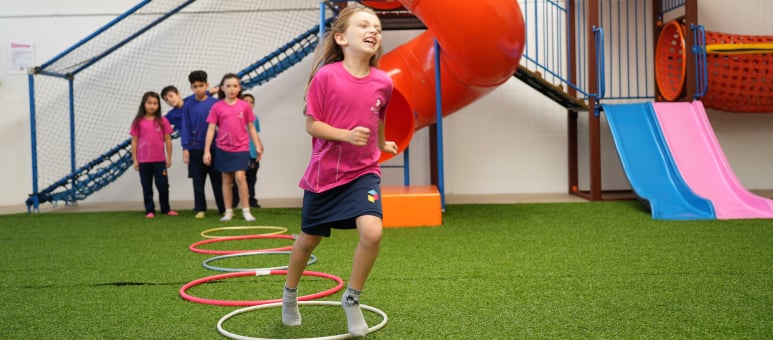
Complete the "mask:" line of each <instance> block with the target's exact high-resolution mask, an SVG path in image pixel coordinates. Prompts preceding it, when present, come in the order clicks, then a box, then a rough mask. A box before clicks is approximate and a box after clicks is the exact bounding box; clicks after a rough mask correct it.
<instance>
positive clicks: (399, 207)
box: [381, 185, 443, 227]
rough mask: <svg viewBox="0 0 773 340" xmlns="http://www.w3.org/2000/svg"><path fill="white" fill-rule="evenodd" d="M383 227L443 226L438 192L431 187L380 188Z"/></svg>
mask: <svg viewBox="0 0 773 340" xmlns="http://www.w3.org/2000/svg"><path fill="white" fill-rule="evenodd" d="M381 204H382V209H383V211H384V227H436V226H440V225H441V224H443V214H442V211H441V210H442V206H441V204H440V192H439V191H438V189H437V188H436V187H435V186H432V185H411V186H384V187H381Z"/></svg>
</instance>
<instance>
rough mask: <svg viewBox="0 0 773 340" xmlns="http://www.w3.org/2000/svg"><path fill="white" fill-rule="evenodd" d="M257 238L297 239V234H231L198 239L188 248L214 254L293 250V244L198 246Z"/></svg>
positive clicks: (197, 251)
mask: <svg viewBox="0 0 773 340" xmlns="http://www.w3.org/2000/svg"><path fill="white" fill-rule="evenodd" d="M256 238H284V239H291V240H292V239H295V236H293V235H244V236H229V237H219V238H211V239H208V240H203V241H198V242H195V243H193V244H191V246H190V247H188V249H190V250H191V251H192V252H194V253H200V254H214V255H228V254H237V253H247V252H252V251H282V250H291V249H293V246H287V247H279V248H270V249H260V250H255V249H252V250H206V249H198V248H197V247H198V246H200V245H204V244H209V243H216V242H225V241H238V240H249V239H256Z"/></svg>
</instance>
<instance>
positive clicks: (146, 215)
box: [145, 212, 156, 218]
mask: <svg viewBox="0 0 773 340" xmlns="http://www.w3.org/2000/svg"><path fill="white" fill-rule="evenodd" d="M153 217H156V214H154V213H152V212H149V213H147V214H145V218H153Z"/></svg>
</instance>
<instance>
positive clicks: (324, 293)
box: [180, 270, 344, 306]
mask: <svg viewBox="0 0 773 340" xmlns="http://www.w3.org/2000/svg"><path fill="white" fill-rule="evenodd" d="M286 274H287V270H268V271H260V270H258V271H248V272H236V273H226V274H219V275H213V276H207V277H204V278H200V279H196V280H193V281H191V282H188V283H187V284H185V285H184V286H182V288H180V296H181V297H182V298H183V299H186V300H188V301H191V302H197V303H201V304H207V305H216V306H257V305H263V304H267V303H276V302H282V299H273V300H253V301H247V300H215V299H205V298H200V297H196V296H193V295H190V294H188V293H187V292H186V291H187V290H188V289H190V288H191V287H194V286H198V285H200V284H202V283H206V282H210V281H215V280H220V279H227V278H230V277H240V276H252V275H255V276H263V275H286ZM303 275H305V276H317V277H322V278H325V279H330V280H333V281H335V282H337V283H338V284H337V285H336V286H335V287H333V288H330V289H328V290H325V291H321V292H319V293H314V294H309V295H304V296H299V297H298V301H307V300H313V299H319V298H322V297H325V296H328V295H332V294H335V293H336V292H338V291H339V290H341V288H343V287H344V280H343V279H341V278H340V277H338V276H335V275H333V274H328V273H321V272H312V271H303Z"/></svg>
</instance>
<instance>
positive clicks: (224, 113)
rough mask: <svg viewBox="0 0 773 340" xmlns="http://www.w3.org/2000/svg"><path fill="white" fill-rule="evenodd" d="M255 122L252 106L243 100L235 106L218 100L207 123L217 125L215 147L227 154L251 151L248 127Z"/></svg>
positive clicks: (210, 112) (237, 100)
mask: <svg viewBox="0 0 773 340" xmlns="http://www.w3.org/2000/svg"><path fill="white" fill-rule="evenodd" d="M254 121H255V114H254V113H253V112H252V108H251V107H250V104H249V103H247V102H245V101H243V100H241V99H236V102H234V103H233V104H228V103H226V102H225V100H218V101H217V103H215V104H214V105H212V108H211V109H210V110H209V116H207V123H210V124H215V125H217V139H216V140H215V145H217V147H218V148H219V149H220V150H223V151H226V152H242V151H247V152H249V151H250V134H249V133H248V132H247V128H246V126H247V123H249V122H254Z"/></svg>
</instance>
